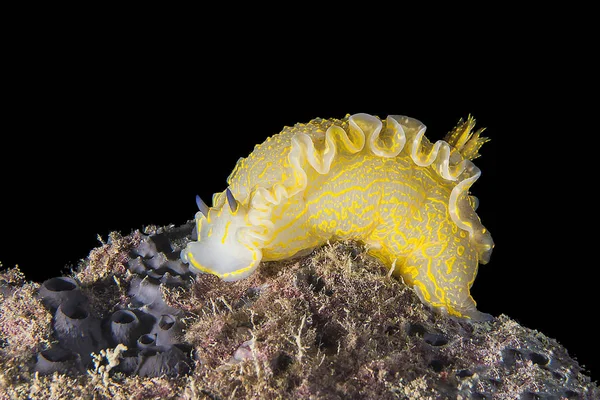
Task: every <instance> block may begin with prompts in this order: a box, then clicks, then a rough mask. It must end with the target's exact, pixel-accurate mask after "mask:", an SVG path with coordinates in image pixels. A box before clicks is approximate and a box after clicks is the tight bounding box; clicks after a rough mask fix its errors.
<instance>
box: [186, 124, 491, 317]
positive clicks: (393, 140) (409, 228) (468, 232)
mask: <svg viewBox="0 0 600 400" xmlns="http://www.w3.org/2000/svg"><path fill="white" fill-rule="evenodd" d="M474 125H475V120H474V119H473V118H471V117H469V118H468V119H467V121H465V122H463V121H462V120H461V121H460V122H459V124H458V125H457V126H456V127H455V128H454V130H452V131H451V132H450V133H449V134H448V135H447V136H446V138H445V140H439V141H437V142H435V143H431V142H430V141H429V140H428V139H427V138H426V137H425V129H426V128H425V126H424V125H423V124H422V123H421V122H420V121H418V120H416V119H413V118H409V117H405V116H388V117H387V118H386V119H385V120H380V119H379V118H378V117H375V116H371V115H368V114H355V115H352V116H350V115H348V116H346V117H345V118H343V119H320V118H317V119H314V120H312V121H310V122H309V123H307V124H296V125H294V126H293V127H285V128H284V130H283V131H282V132H281V133H279V134H277V135H274V136H272V137H270V138H268V139H267V140H266V141H265V142H264V143H262V144H260V145H257V146H256V147H255V149H254V151H253V152H252V153H251V154H250V155H249V156H248V157H247V158H241V159H240V160H239V161H238V163H237V165H236V166H235V169H234V170H233V172H232V173H231V175H230V176H229V178H228V180H227V182H228V184H229V187H228V188H227V189H226V190H225V191H223V192H221V193H216V194H215V195H214V196H213V206H212V207H208V206H207V205H206V204H204V202H202V201H201V200H199V201H198V206H199V208H200V211H199V212H198V213H197V214H196V222H197V232H198V240H197V241H195V242H191V243H189V244H188V246H187V247H186V249H185V250H184V251H182V253H181V257H182V260H183V261H184V262H186V263H189V264H190V266H191V267H192V270H197V271H200V272H206V273H211V274H215V275H217V276H219V277H221V278H222V279H224V280H229V281H233V280H238V279H242V278H245V277H247V276H249V275H250V274H251V273H252V272H253V271H254V270H255V269H256V267H257V266H258V264H259V263H260V261H261V260H265V261H268V260H280V259H286V258H289V257H292V256H295V255H298V254H304V253H305V252H306V251H309V250H310V249H313V248H315V247H317V246H319V245H321V244H323V243H325V242H326V241H327V240H331V239H353V240H357V241H361V242H363V243H364V244H365V245H366V246H367V247H368V249H369V253H370V254H372V255H374V256H375V257H377V258H379V259H380V260H382V261H383V262H385V263H386V264H387V265H389V266H390V267H393V272H394V274H396V275H399V276H401V277H402V278H403V280H404V282H406V283H407V284H408V285H410V286H412V287H413V288H414V289H415V290H416V292H417V294H418V295H419V297H420V298H421V300H422V301H423V302H425V303H427V304H430V305H432V306H433V307H435V309H437V310H439V311H441V312H444V313H448V314H450V315H454V316H459V317H465V318H472V319H476V320H480V319H487V318H488V317H489V316H488V315H487V314H483V313H481V312H479V311H477V309H476V306H475V301H474V300H473V298H472V297H471V296H470V294H469V289H470V287H471V285H472V283H473V281H474V279H475V276H476V274H477V267H478V264H479V263H482V264H485V263H487V262H488V261H489V258H490V255H491V252H492V248H493V241H492V238H491V235H490V233H489V232H488V231H487V230H486V229H485V227H484V226H483V225H482V224H481V221H480V219H479V217H478V216H477V214H476V213H475V208H476V206H477V199H476V198H474V197H473V196H470V194H469V188H470V187H471V185H472V184H473V183H474V182H475V181H476V180H477V178H478V177H479V176H480V174H481V172H480V170H479V169H478V168H477V167H476V166H475V165H474V164H473V162H472V161H471V160H472V159H474V158H476V157H478V156H479V154H478V151H479V149H480V147H481V146H482V145H483V143H485V142H486V141H487V139H486V138H483V137H481V136H480V134H481V132H482V130H481V129H480V130H478V131H476V132H473V128H474Z"/></svg>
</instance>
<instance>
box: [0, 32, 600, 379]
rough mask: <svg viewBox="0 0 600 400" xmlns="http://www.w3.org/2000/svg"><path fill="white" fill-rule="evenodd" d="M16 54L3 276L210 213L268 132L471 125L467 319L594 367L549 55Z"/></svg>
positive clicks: (164, 48)
mask: <svg viewBox="0 0 600 400" xmlns="http://www.w3.org/2000/svg"><path fill="white" fill-rule="evenodd" d="M30 44H32V46H29V47H27V48H20V49H18V50H16V51H15V53H14V56H13V57H12V58H10V61H9V62H8V63H9V64H10V67H11V74H9V75H8V76H7V78H6V85H5V86H6V89H8V90H7V91H5V98H6V99H7V104H6V106H5V109H4V111H5V115H6V117H5V118H4V123H3V128H2V136H1V140H2V143H1V146H0V152H1V154H0V159H1V160H0V161H1V163H2V165H1V170H0V171H1V174H2V184H1V187H0V190H1V192H0V200H1V202H2V203H1V205H2V207H1V208H0V218H1V221H0V222H1V229H2V241H1V242H0V261H1V262H2V263H3V266H4V267H11V266H14V265H16V264H18V265H19V266H20V268H21V269H22V271H24V272H25V274H26V276H27V278H29V279H32V280H36V281H38V282H41V281H43V280H44V279H47V278H50V277H53V276H56V275H59V274H61V273H65V272H66V271H68V266H76V265H77V263H78V262H79V261H80V260H81V259H83V258H85V257H86V256H87V255H88V253H89V251H90V250H91V249H92V248H94V247H96V246H98V245H99V242H98V240H97V236H98V235H100V236H101V237H102V238H103V239H104V240H106V238H107V235H108V233H109V232H111V231H119V232H121V233H123V234H128V233H130V232H131V231H132V230H135V229H139V228H142V227H143V226H145V225H149V224H156V225H166V224H170V223H173V224H176V225H177V224H182V223H184V222H185V221H186V220H188V219H191V218H193V216H194V213H195V212H196V205H195V201H194V197H195V195H196V194H199V195H200V196H201V197H202V198H203V199H204V200H205V201H206V202H207V203H209V204H210V199H211V196H212V193H214V192H217V191H222V190H223V189H224V188H225V185H226V183H225V179H226V177H227V176H228V175H229V173H230V172H231V170H232V168H233V166H234V165H235V162H236V161H237V159H238V158H239V157H242V156H246V155H248V154H249V153H250V152H251V151H252V149H253V147H254V145H255V144H257V143H260V142H262V141H263V140H264V139H265V138H266V137H267V136H270V135H273V134H275V133H278V132H279V131H280V130H281V128H282V127H283V126H284V125H292V124H294V123H296V122H307V121H308V120H310V119H312V118H314V117H325V118H328V117H337V118H341V117H343V116H344V115H345V114H347V113H350V114H352V113H358V112H366V113H370V114H374V115H379V116H380V117H385V116H387V115H388V114H401V115H408V116H411V117H414V118H417V119H420V120H421V121H423V122H424V123H425V124H426V125H427V127H428V131H427V137H428V138H429V139H430V140H432V141H435V140H438V139H441V138H442V137H443V136H444V135H445V133H446V132H447V131H448V130H450V129H451V128H452V127H453V126H454V125H455V124H456V122H457V121H458V119H459V118H461V117H463V118H464V117H466V116H467V115H469V114H473V115H474V116H475V118H476V119H477V122H478V126H485V127H487V131H486V136H488V137H490V138H491V139H492V140H491V142H489V143H487V144H485V145H484V146H483V148H482V150H481V154H482V157H481V158H479V159H477V160H476V161H475V163H476V164H477V165H478V166H479V167H480V169H481V170H482V176H481V178H480V179H479V181H478V182H477V183H476V184H475V185H474V186H473V188H472V192H473V194H474V195H476V196H477V197H478V198H479V200H480V208H479V210H478V213H479V215H480V217H481V219H482V222H483V223H484V225H485V226H486V227H487V228H488V229H489V230H490V231H491V233H492V236H493V238H494V241H495V243H496V247H495V250H494V253H493V255H492V258H491V262H490V263H489V264H488V265H485V266H482V267H481V268H480V272H479V275H478V278H477V280H476V281H475V284H474V286H473V289H472V293H473V296H474V298H475V299H476V301H477V302H478V308H479V309H480V310H482V311H484V312H489V313H491V314H493V315H496V316H497V315H499V314H506V315H508V316H510V317H511V318H514V319H516V320H517V321H518V322H520V323H521V324H523V325H524V326H527V327H529V328H533V329H536V330H539V331H541V332H543V333H544V334H546V335H547V336H550V337H552V338H556V339H557V340H558V341H559V342H560V343H562V344H564V345H565V346H566V347H567V349H568V350H569V351H570V353H571V354H572V355H574V356H576V358H577V359H578V360H579V361H580V363H582V364H585V365H586V366H587V367H588V368H589V369H590V370H591V373H592V374H597V373H598V369H599V364H598V360H597V358H596V357H595V356H593V354H594V353H593V352H594V350H593V347H592V336H594V335H595V333H592V332H595V331H594V330H592V329H588V328H587V327H586V325H585V322H584V321H586V320H589V318H593V317H594V315H595V314H594V313H595V312H596V307H595V304H594V302H593V300H592V297H593V296H592V293H593V291H594V290H595V288H594V282H593V280H592V277H591V275H590V274H591V271H592V265H593V263H594V262H596V261H595V260H593V259H592V260H590V259H589V258H588V256H589V255H590V254H593V249H594V248H593V247H592V245H591V244H590V243H591V241H592V236H590V235H589V234H587V233H585V231H584V229H583V228H581V226H582V220H583V222H584V224H585V222H586V219H587V218H589V217H590V216H591V215H592V214H593V213H594V209H593V207H594V205H593V204H592V203H590V200H589V193H587V191H586V189H585V186H581V185H580V184H579V182H578V179H579V178H578V176H581V172H580V171H581V170H582V169H584V167H583V166H582V165H581V164H580V158H578V156H577V154H579V152H580V151H582V150H585V147H587V143H589V142H588V140H587V138H589V136H586V135H589V134H588V133H586V127H585V126H582V125H581V124H578V123H577V121H578V118H579V115H578V110H576V109H574V106H573V100H574V99H575V97H576V95H575V94H573V92H572V90H573V85H574V84H573V83H572V82H571V79H572V74H571V73H570V72H569V73H567V72H564V71H563V70H561V69H560V68H558V69H552V70H549V69H548V67H547V66H548V65H549V63H547V61H549V59H548V58H538V55H537V54H531V53H530V52H529V51H526V52H524V53H511V52H507V51H505V50H504V49H502V50H499V51H496V50H494V51H489V52H488V53H487V54H485V55H483V56H481V57H480V56H474V55H471V54H470V53H469V52H468V51H464V52H462V53H461V52H460V49H458V50H457V53H458V54H454V55H444V56H440V57H439V58H437V59H436V58H435V57H434V59H433V60H431V61H424V60H423V59H422V57H421V56H418V55H415V54H410V55H406V56H405V57H404V56H403V57H398V58H394V57H390V55H391V54H393V51H392V50H391V49H387V48H382V49H378V50H377V51H375V50H373V51H372V52H369V53H368V54H355V53H354V52H352V51H351V50H350V49H349V48H348V47H347V46H346V45H338V46H337V47H335V48H312V49H295V48H287V50H285V51H284V52H283V54H277V55H275V54H272V53H271V52H270V51H264V52H258V51H257V49H256V48H255V47H254V45H255V44H254V43H245V44H242V45H240V46H239V47H235V46H234V47H226V48H224V49H223V48H221V49H220V50H219V52H217V53H215V52H213V49H207V48H206V47H205V44H206V43H200V44H198V46H196V47H193V48H186V47H185V46H183V47H177V48H175V49H174V48H171V47H170V46H169V45H168V44H166V43H162V45H161V46H160V50H157V49H156V47H154V45H150V44H148V43H145V44H144V45H143V46H142V44H141V43H140V41H139V40H136V39H135V38H129V40H127V41H126V40H123V41H122V42H120V43H118V45H116V44H115V42H111V43H109V44H106V43H104V41H103V40H102V39H101V38H96V39H95V40H92V41H91V42H88V41H83V42H69V43H68V44H66V45H65V44H64V42H62V41H60V40H58V41H57V40H45V39H44V38H43V37H37V38H36V40H35V41H33V42H31V43H30ZM397 52H398V53H400V54H403V51H402V50H397ZM588 238H589V239H588ZM591 250H592V251H591ZM596 263H597V262H596ZM65 267H67V268H66V269H65Z"/></svg>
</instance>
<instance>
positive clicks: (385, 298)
mask: <svg viewBox="0 0 600 400" xmlns="http://www.w3.org/2000/svg"><path fill="white" fill-rule="evenodd" d="M192 235H193V232H192V225H191V224H186V225H183V226H181V227H177V228H176V227H173V226H170V227H166V228H156V227H150V228H148V229H146V231H145V232H144V233H141V232H139V231H136V232H134V233H132V234H131V235H128V236H126V237H122V236H120V235H119V234H116V233H114V234H112V235H111V236H110V240H109V241H108V243H106V244H103V245H102V246H101V247H99V248H96V249H94V250H92V252H91V253H90V255H89V257H88V258H87V259H86V260H84V261H83V262H82V263H81V265H80V268H79V270H78V271H77V272H74V273H73V274H72V276H68V277H57V278H53V279H52V280H49V281H46V282H44V283H43V284H41V285H40V284H37V283H35V282H27V281H26V280H25V277H24V276H23V274H22V273H20V272H19V271H18V270H17V269H8V270H3V271H1V272H0V371H2V372H1V373H0V399H1V400H4V399H21V398H22V399H26V398H111V399H138V398H139V399H141V398H164V399H196V398H206V399H222V398H223V399H224V398H240V399H259V398H260V399H278V398H286V399H361V398H364V399H565V398H566V399H598V398H600V391H599V389H598V387H597V384H596V383H594V382H592V381H591V380H590V378H589V377H588V376H587V375H586V374H585V371H583V370H582V368H580V366H579V365H578V363H577V361H575V360H574V359H572V358H571V357H570V356H569V354H568V352H567V350H566V349H565V348H564V347H562V346H561V345H560V344H559V343H557V342H556V341H555V340H554V339H551V338H548V337H546V336H545V335H543V334H542V333H540V332H537V331H534V330H531V329H528V328H525V327H523V326H520V325H519V324H518V323H517V322H515V321H513V320H511V319H510V318H509V317H507V316H504V315H501V316H499V317H497V318H495V319H494V320H493V321H490V322H479V323H473V322H470V321H468V320H463V319H455V318H450V317H447V316H444V315H440V314H437V313H435V312H433V311H432V310H430V309H429V308H428V307H427V306H425V305H423V304H422V303H421V301H419V299H418V297H417V295H416V294H415V293H414V292H413V291H412V290H411V289H409V288H407V287H406V286H405V285H404V284H403V283H402V282H401V281H399V280H397V279H396V278H393V277H389V276H388V275H387V270H386V269H385V268H384V267H383V266H382V265H381V264H380V263H379V262H378V261H377V260H375V259H373V258H371V257H369V256H368V255H366V253H365V251H364V249H363V248H362V247H361V246H360V245H359V244H357V243H351V242H337V243H331V244H328V245H326V246H323V247H321V248H319V249H316V250H314V251H313V252H312V253H311V254H309V255H308V256H304V257H298V258H296V259H291V260H287V261H284V262H265V263H263V264H262V265H261V266H260V267H259V268H258V270H257V272H256V273H255V274H253V275H252V276H251V277H249V278H248V279H245V280H242V281H238V282H223V281H221V280H219V279H218V278H216V277H214V276H212V275H198V276H194V275H192V274H190V273H189V271H188V270H187V268H186V267H185V265H184V264H182V263H181V262H180V261H179V258H178V255H179V251H180V250H181V248H183V247H184V246H185V244H186V243H187V242H188V241H189V240H190V239H191V237H192ZM94 396H95V397H94Z"/></svg>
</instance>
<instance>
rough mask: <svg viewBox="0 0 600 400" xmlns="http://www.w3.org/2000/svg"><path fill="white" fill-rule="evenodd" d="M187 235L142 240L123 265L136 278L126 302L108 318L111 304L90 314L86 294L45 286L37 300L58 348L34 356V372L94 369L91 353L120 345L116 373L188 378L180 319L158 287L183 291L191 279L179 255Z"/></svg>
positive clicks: (173, 231)
mask: <svg viewBox="0 0 600 400" xmlns="http://www.w3.org/2000/svg"><path fill="white" fill-rule="evenodd" d="M192 229H193V226H192V225H191V224H186V225H183V226H181V227H178V228H172V227H169V228H167V229H158V230H156V231H153V232H150V234H149V235H142V240H141V242H140V244H139V245H138V246H136V247H135V248H133V249H132V250H131V253H130V261H129V262H128V267H129V270H130V271H131V272H133V273H134V274H135V276H134V277H133V278H132V279H131V280H130V282H129V288H128V291H127V293H128V295H129V299H128V302H127V303H126V304H125V307H122V308H120V309H118V310H116V311H114V312H112V313H107V310H110V309H112V307H113V305H112V304H106V310H98V309H94V307H92V305H91V302H90V301H89V298H88V296H87V295H86V290H85V288H82V287H81V285H80V284H79V282H77V281H76V280H75V279H74V278H72V277H64V276H63V277H56V278H52V279H49V280H47V281H45V282H44V283H43V284H42V285H41V287H40V289H39V292H38V296H39V298H40V299H41V301H42V302H43V304H44V305H45V306H46V307H47V308H48V309H49V310H50V311H51V312H52V313H53V319H52V324H53V330H54V334H55V338H56V339H57V342H56V343H55V344H54V345H53V346H52V347H51V348H49V349H46V350H43V351H41V352H39V353H38V354H37V361H36V364H35V367H34V369H35V371H37V372H39V373H41V374H51V373H54V372H59V373H66V374H70V375H77V374H80V373H83V372H85V370H86V369H89V368H92V367H93V365H92V361H93V358H92V353H99V352H100V351H101V350H103V349H108V348H115V347H116V346H118V345H119V344H123V345H125V346H127V350H126V351H125V352H123V353H122V354H121V360H120V362H119V365H118V366H117V367H115V368H114V371H115V372H116V371H120V372H122V373H124V374H127V375H138V376H146V377H155V376H161V375H167V376H176V375H179V374H185V373H187V372H189V371H190V368H191V365H192V360H191V350H192V348H191V346H189V345H188V344H186V343H182V342H180V337H181V333H182V328H183V325H182V322H181V318H180V317H181V314H182V313H181V311H180V310H178V309H176V308H173V307H170V306H168V305H167V304H166V303H165V301H164V299H163V296H162V291H161V288H160V285H165V286H168V287H173V286H185V285H188V283H189V278H190V276H191V275H192V274H191V273H190V272H189V270H188V269H187V267H186V266H185V265H184V264H183V263H182V262H181V261H180V258H179V253H180V248H181V246H182V244H184V243H185V242H186V241H187V240H189V237H190V236H191V235H192ZM96 308H97V307H96ZM101 316H102V317H101Z"/></svg>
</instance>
